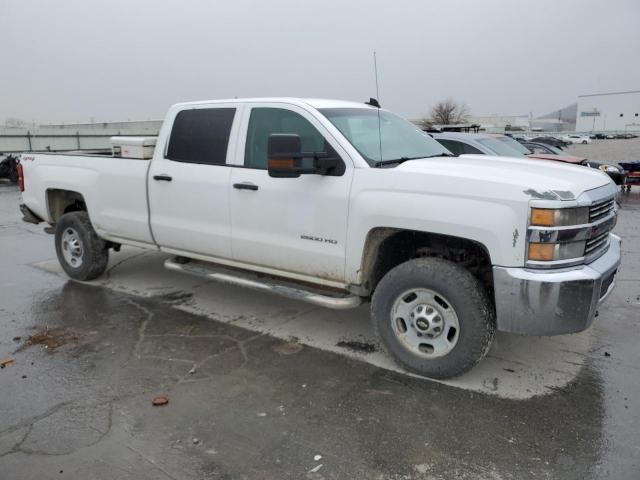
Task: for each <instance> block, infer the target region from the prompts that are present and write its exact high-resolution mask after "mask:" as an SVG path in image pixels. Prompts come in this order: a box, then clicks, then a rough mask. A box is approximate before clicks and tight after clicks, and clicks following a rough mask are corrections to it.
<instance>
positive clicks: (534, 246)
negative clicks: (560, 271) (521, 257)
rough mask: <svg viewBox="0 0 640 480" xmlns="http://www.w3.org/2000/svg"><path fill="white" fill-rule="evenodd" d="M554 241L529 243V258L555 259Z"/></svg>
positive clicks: (543, 260)
mask: <svg viewBox="0 0 640 480" xmlns="http://www.w3.org/2000/svg"><path fill="white" fill-rule="evenodd" d="M555 249H556V245H555V244H554V243H530V244H529V260H536V261H542V262H548V261H551V260H553V257H554V250H555Z"/></svg>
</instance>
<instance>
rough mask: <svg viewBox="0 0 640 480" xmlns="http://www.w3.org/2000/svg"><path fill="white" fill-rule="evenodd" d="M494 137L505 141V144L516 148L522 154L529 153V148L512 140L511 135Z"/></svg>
mask: <svg viewBox="0 0 640 480" xmlns="http://www.w3.org/2000/svg"><path fill="white" fill-rule="evenodd" d="M496 138H497V139H498V140H500V141H501V142H502V143H505V144H506V145H508V146H510V147H511V148H513V149H514V150H517V151H518V152H520V153H521V154H523V155H529V154H530V153H531V150H529V149H528V148H527V147H525V146H524V145H522V144H521V143H520V142H519V141H517V140H514V139H513V138H511V137H496Z"/></svg>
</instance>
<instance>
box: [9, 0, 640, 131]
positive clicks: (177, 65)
mask: <svg viewBox="0 0 640 480" xmlns="http://www.w3.org/2000/svg"><path fill="white" fill-rule="evenodd" d="M0 18H1V19H2V30H0V35H1V36H0V121H2V120H5V119H6V118H10V117H18V118H22V119H25V120H27V121H31V120H36V121H37V122H50V121H66V122H70V121H88V120H89V118H90V117H94V118H95V120H96V121H106V120H126V119H132V120H133V119H147V118H162V116H163V115H164V112H165V110H166V109H167V107H168V106H169V105H170V104H171V103H175V102H179V101H187V100H201V99H215V98H228V97H235V96H238V97H249V96H304V97H325V98H341V99H351V100H358V101H365V100H367V99H368V98H369V97H370V96H375V83H374V77H373V61H372V52H373V51H374V50H375V51H377V56H378V67H379V78H380V99H381V103H382V105H383V106H384V107H385V108H388V109H391V110H394V111H396V112H398V113H400V114H402V115H404V116H407V117H410V118H417V117H420V116H422V115H423V114H425V113H427V112H428V111H429V107H430V106H431V105H433V104H434V103H435V102H437V101H438V100H440V99H443V98H445V97H453V98H454V99H456V100H460V101H463V102H465V103H466V104H468V106H469V107H470V109H471V111H472V112H473V113H476V114H486V113H501V114H515V113H518V114H526V113H529V112H533V114H534V115H541V114H545V113H548V112H550V111H552V110H554V109H557V108H561V107H564V106H566V105H568V104H570V103H573V102H575V101H576V97H577V95H579V94H587V93H599V92H608V91H622V90H634V89H636V90H637V89H640V61H639V55H638V52H639V50H638V48H639V47H640V1H638V0H607V1H602V0H588V1H587V0H563V1H557V0H535V1H533V0H530V1H527V2H525V1H510V0H467V1H452V0H447V1H426V0H423V1H420V0H386V1H372V0H368V1H365V0H359V1H355V0H351V1H349V0H318V1H311V0H309V1H305V0H268V1H265V0H226V1H222V0H219V1H214V0H209V1H206V0H182V1H164V0H99V1H98V0H59V1H48V0H40V1H35V0H34V1H30V0H0Z"/></svg>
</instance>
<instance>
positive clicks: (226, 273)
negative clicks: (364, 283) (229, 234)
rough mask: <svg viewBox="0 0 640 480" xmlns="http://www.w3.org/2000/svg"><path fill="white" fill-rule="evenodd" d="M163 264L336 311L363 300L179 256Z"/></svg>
mask: <svg viewBox="0 0 640 480" xmlns="http://www.w3.org/2000/svg"><path fill="white" fill-rule="evenodd" d="M164 266H165V268H167V269H168V270H174V271H177V272H183V273H189V274H191V275H196V276H198V277H203V278H206V279H209V280H215V281H218V282H221V283H228V284H231V285H238V286H241V287H246V288H250V289H252V290H260V291H263V292H270V293H275V294H277V295H281V296H283V297H288V298H292V299H295V300H302V301H304V302H307V303H311V304H313V305H318V306H320V307H326V308H332V309H335V310H346V309H349V308H355V307H357V306H358V305H360V304H361V303H362V299H361V298H360V297H358V296H355V295H348V294H347V295H343V296H340V294H336V295H329V294H327V293H325V292H322V291H320V290H319V289H318V290H316V289H313V288H312V287H310V288H309V289H307V290H303V289H301V288H299V287H298V286H295V287H294V286H292V285H289V284H287V282H286V281H285V280H283V281H278V279H277V278H276V277H272V276H268V275H264V274H255V273H252V272H245V271H240V270H233V269H229V268H225V267H221V266H218V265H214V264H211V263H206V262H201V261H198V260H191V261H189V262H187V263H183V262H181V261H180V259H177V258H169V259H167V260H166V261H165V262H164Z"/></svg>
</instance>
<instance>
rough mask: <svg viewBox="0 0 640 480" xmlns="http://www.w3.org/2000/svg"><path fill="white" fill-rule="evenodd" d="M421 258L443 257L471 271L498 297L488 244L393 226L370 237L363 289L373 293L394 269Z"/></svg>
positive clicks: (376, 230) (373, 231)
mask: <svg viewBox="0 0 640 480" xmlns="http://www.w3.org/2000/svg"><path fill="white" fill-rule="evenodd" d="M420 257H437V258H443V259H446V260H449V261H452V262H454V263H456V264H459V265H461V266H463V267H465V268H467V269H469V270H470V271H471V273H473V275H474V276H476V277H477V278H478V279H479V280H480V281H481V282H482V284H483V285H484V286H485V288H486V289H487V291H488V293H489V294H490V297H491V298H492V299H493V298H494V295H493V271H492V263H491V255H490V253H489V250H488V249H487V247H486V246H485V245H483V244H482V243H480V242H478V241H476V240H472V239H468V238H464V237H457V236H452V235H444V234H438V233H433V232H425V231H419V230H407V229H400V228H393V227H375V228H372V229H371V230H370V231H369V232H368V234H367V237H366V241H365V247H364V250H363V255H362V260H361V265H360V272H361V285H362V287H363V289H364V290H365V291H366V292H367V293H368V294H372V293H373V292H374V291H375V288H376V286H377V285H378V283H379V282H380V280H381V279H382V277H384V275H386V273H387V272H389V271H390V270H391V269H392V268H394V267H396V266H397V265H400V264H401V263H404V262H406V261H408V260H411V259H414V258H420Z"/></svg>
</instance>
